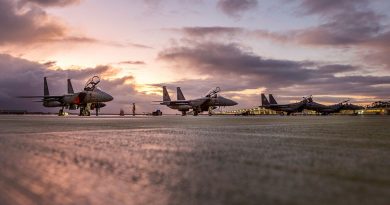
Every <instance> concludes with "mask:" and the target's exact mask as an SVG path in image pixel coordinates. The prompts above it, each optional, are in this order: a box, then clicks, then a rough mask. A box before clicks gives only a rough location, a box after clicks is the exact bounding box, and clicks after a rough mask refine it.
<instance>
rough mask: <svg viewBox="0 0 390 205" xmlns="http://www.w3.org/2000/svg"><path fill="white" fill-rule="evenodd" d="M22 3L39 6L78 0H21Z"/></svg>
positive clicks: (72, 2) (64, 4)
mask: <svg viewBox="0 0 390 205" xmlns="http://www.w3.org/2000/svg"><path fill="white" fill-rule="evenodd" d="M21 2H22V3H33V4H38V5H39V6H67V5H70V4H75V3H79V2H80V0H22V1H21Z"/></svg>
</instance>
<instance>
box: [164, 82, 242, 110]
mask: <svg viewBox="0 0 390 205" xmlns="http://www.w3.org/2000/svg"><path fill="white" fill-rule="evenodd" d="M176 90H177V100H175V101H172V100H171V98H170V97H169V93H168V91H167V88H166V86H163V101H157V102H161V103H160V104H161V105H166V106H168V107H169V108H171V109H175V110H179V111H181V113H182V115H183V116H184V115H186V114H187V112H188V111H190V110H192V111H193V115H194V116H197V115H198V114H199V113H201V112H204V111H208V112H209V115H212V110H214V109H216V108H217V107H224V106H234V105H237V103H236V102H235V101H233V100H230V99H227V98H224V97H222V96H220V95H218V94H217V93H218V92H220V91H221V89H220V88H219V87H216V88H214V89H212V90H210V91H209V92H208V93H207V94H206V95H205V96H204V97H201V98H197V99H192V100H186V99H185V97H184V95H183V92H182V91H181V89H180V87H177V89H176Z"/></svg>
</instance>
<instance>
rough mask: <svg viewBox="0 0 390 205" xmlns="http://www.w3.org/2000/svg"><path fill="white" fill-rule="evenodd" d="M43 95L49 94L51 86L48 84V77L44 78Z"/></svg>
mask: <svg viewBox="0 0 390 205" xmlns="http://www.w3.org/2000/svg"><path fill="white" fill-rule="evenodd" d="M43 95H44V96H49V95H50V93H49V86H47V80H46V77H44V78H43Z"/></svg>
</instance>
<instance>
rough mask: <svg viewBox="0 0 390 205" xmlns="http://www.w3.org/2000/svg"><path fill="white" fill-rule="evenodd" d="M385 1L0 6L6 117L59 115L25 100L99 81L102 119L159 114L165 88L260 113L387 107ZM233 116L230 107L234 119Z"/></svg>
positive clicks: (389, 73)
mask: <svg viewBox="0 0 390 205" xmlns="http://www.w3.org/2000/svg"><path fill="white" fill-rule="evenodd" d="M389 10H390V1H388V0H116V1H107V0H0V27H1V28H2V29H1V30H0V71H1V75H0V85H1V86H0V110H1V109H28V110H29V111H52V112H56V109H47V108H43V107H42V105H41V104H40V103H36V102H31V100H25V99H17V98H15V96H20V95H42V93H43V88H42V87H43V77H44V76H47V77H48V82H49V88H50V92H51V94H53V95H61V94H64V93H65V92H66V79H67V78H71V79H72V82H73V84H74V85H73V87H74V88H75V90H82V88H83V85H84V83H85V82H86V81H87V80H88V79H89V78H90V77H92V76H94V75H99V76H100V77H101V79H102V81H101V83H100V84H99V86H100V87H101V89H102V90H104V91H106V92H108V93H110V94H112V95H113V97H114V101H112V102H110V103H109V104H108V106H107V107H105V108H103V110H102V112H106V113H116V112H118V113H119V110H120V109H125V112H130V110H131V103H136V106H137V112H151V111H153V110H155V109H162V110H163V112H169V113H172V112H173V113H174V111H172V110H169V109H168V108H165V107H163V106H160V105H156V104H155V103H153V102H152V101H156V100H161V98H162V97H161V96H162V92H161V86H162V85H165V86H167V87H168V88H169V91H170V94H171V98H175V97H176V93H175V90H176V87H181V88H182V90H183V92H184V95H185V96H186V98H196V97H201V96H202V95H204V94H205V93H206V92H207V91H208V90H210V89H211V88H213V87H216V86H219V87H220V88H221V90H222V92H221V95H223V96H225V97H229V98H232V99H234V100H235V101H237V102H238V103H239V105H237V106H235V108H230V109H239V108H250V107H256V106H259V105H260V93H262V92H264V93H272V94H274V96H276V98H277V100H278V101H280V102H281V103H288V102H295V101H299V100H300V99H301V98H302V97H303V96H308V95H313V96H314V99H315V100H316V101H319V102H322V103H325V104H330V103H337V102H340V101H343V100H345V99H351V102H353V103H356V104H368V103H370V102H374V101H377V100H389V99H390V89H389V88H390V58H389V53H390V20H389V15H388V12H387V11H389ZM225 109H226V110H229V108H225Z"/></svg>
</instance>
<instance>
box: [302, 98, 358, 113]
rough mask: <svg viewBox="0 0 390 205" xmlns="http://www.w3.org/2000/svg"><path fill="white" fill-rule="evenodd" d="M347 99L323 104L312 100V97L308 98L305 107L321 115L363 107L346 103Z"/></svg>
mask: <svg viewBox="0 0 390 205" xmlns="http://www.w3.org/2000/svg"><path fill="white" fill-rule="evenodd" d="M348 101H349V100H345V101H342V102H340V103H337V104H333V105H323V104H320V103H317V102H314V101H313V98H312V97H310V98H308V102H307V103H306V106H305V109H307V110H314V111H316V112H317V113H320V114H321V115H329V114H331V113H338V112H340V111H341V110H354V111H355V110H361V109H364V108H363V107H362V106H358V105H353V104H350V103H348Z"/></svg>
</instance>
